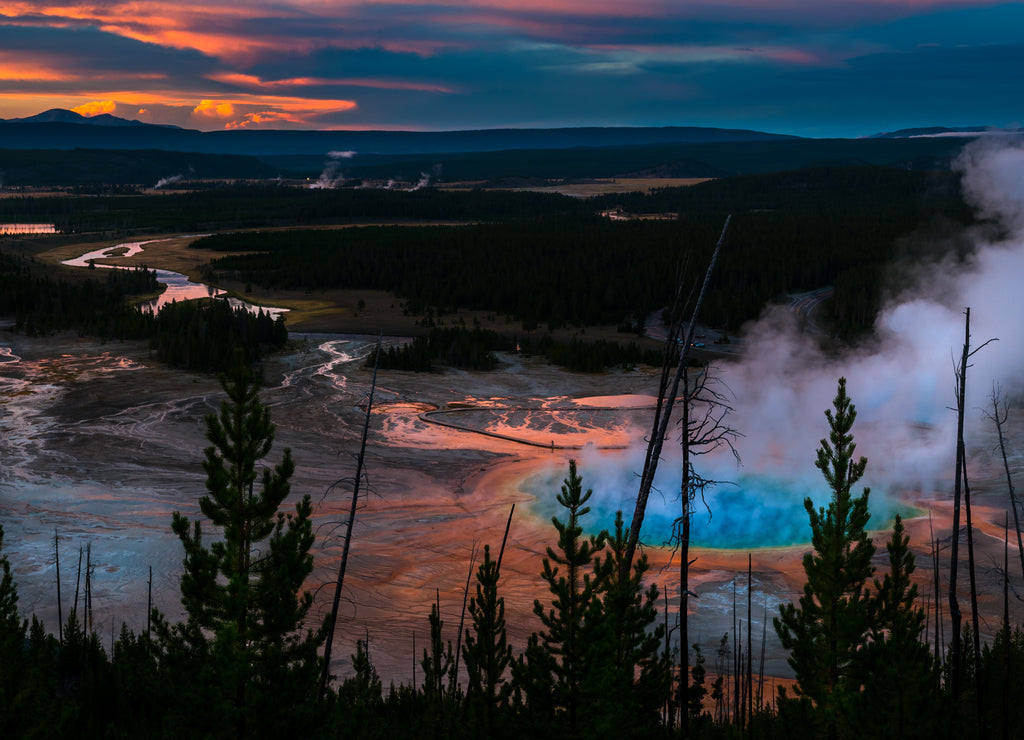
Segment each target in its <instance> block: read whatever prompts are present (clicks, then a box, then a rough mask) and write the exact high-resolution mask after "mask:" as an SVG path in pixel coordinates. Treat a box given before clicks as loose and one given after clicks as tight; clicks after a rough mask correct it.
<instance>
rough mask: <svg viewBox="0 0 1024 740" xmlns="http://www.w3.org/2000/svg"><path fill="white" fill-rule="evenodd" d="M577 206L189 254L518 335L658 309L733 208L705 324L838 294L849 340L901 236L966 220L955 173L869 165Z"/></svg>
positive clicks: (251, 238)
mask: <svg viewBox="0 0 1024 740" xmlns="http://www.w3.org/2000/svg"><path fill="white" fill-rule="evenodd" d="M613 204H614V205H618V206H621V207H622V208H623V209H624V210H626V211H629V212H636V213H650V212H671V213H676V214H678V217H677V218H676V219H674V220H633V221H609V220H607V219H604V218H601V217H599V216H597V215H595V213H594V212H593V211H594V210H596V209H595V206H597V207H598V208H600V207H605V208H608V207H611V206H612V205H613ZM587 205H588V206H589V208H590V209H592V210H591V212H589V213H580V212H579V210H578V209H576V210H575V212H571V213H568V214H563V215H560V216H558V217H552V216H550V215H546V216H543V217H539V218H534V219H525V218H524V219H522V220H518V221H515V222H507V221H506V222H503V223H475V224H467V225H461V226H443V227H442V226H439V227H431V228H415V227H400V226H386V227H385V226H381V227H374V228H360V229H351V230H346V231H344V232H339V231H326V230H319V231H317V230H312V231H300V230H292V231H289V232H287V233H278V232H267V233H255V234H254V233H246V234H241V233H240V234H220V235H217V236H211V237H208V238H205V239H202V240H199V241H197V242H196V243H195V244H194V246H195V247H196V248H197V249H208V250H211V251H215V252H216V251H221V252H230V251H256V252H259V254H248V255H244V256H231V257H223V258H219V259H213V260H212V261H211V264H210V270H209V276H210V277H211V279H214V280H218V279H222V278H229V279H235V280H240V281H244V282H246V283H252V284H258V285H262V286H263V287H265V288H289V289H304V290H309V291H316V290H325V289H329V288H355V287H362V288H375V289H380V290H389V291H394V292H395V293H397V294H398V295H399V296H400V297H402V298H403V299H405V301H406V304H407V307H408V309H409V310H410V311H412V312H415V313H418V312H421V311H423V310H424V309H426V308H427V307H431V308H432V309H434V310H436V311H438V312H442V313H443V312H446V311H451V310H454V309H458V308H472V309H479V310H487V311H497V312H500V313H504V314H507V315H510V316H512V317H515V318H516V319H517V320H519V321H521V322H522V323H523V325H524V326H525V327H526V328H532V327H534V326H537V325H550V326H552V327H558V326H564V325H572V326H586V325H593V324H615V325H618V324H620V323H623V322H636V321H642V320H643V319H645V318H646V317H647V316H648V315H649V314H650V313H651V312H653V311H657V310H660V309H661V308H663V307H665V306H666V305H668V304H669V302H670V301H671V297H672V295H673V291H674V289H675V285H676V279H677V275H679V274H680V270H681V269H683V266H684V265H688V267H689V270H690V271H691V272H690V277H689V279H690V280H694V279H696V275H697V274H699V273H702V271H703V266H704V265H706V264H707V261H708V259H709V257H710V253H711V249H712V247H713V246H714V244H715V242H716V240H717V238H718V234H719V232H720V230H721V228H722V224H723V223H724V221H725V217H726V215H727V214H730V213H731V214H733V221H732V225H731V226H730V229H729V233H728V235H727V239H726V244H725V248H724V249H723V251H722V256H721V259H720V262H719V265H718V267H717V269H716V272H715V276H714V280H713V281H712V283H711V292H710V294H709V296H708V299H707V304H706V306H705V311H704V314H703V317H704V319H705V320H706V321H708V322H709V323H711V324H713V325H716V326H720V327H723V328H725V329H727V330H730V331H735V330H737V329H738V328H739V327H740V326H741V325H742V324H743V323H744V322H745V321H748V320H750V319H753V318H755V317H756V316H757V315H758V313H759V312H760V311H761V310H762V308H763V307H764V306H765V304H766V303H769V302H772V301H774V300H777V299H779V298H780V297H782V296H783V294H785V293H790V292H799V291H805V290H811V289H815V288H819V287H822V286H826V285H835V287H836V293H835V298H834V302H833V308H834V316H835V319H836V322H837V330H838V331H839V332H840V333H844V334H852V333H856V332H860V331H864V330H865V329H866V328H867V327H869V326H870V325H871V323H872V322H873V320H874V316H875V314H876V312H877V310H878V307H879V302H880V296H881V290H882V287H883V285H882V273H883V268H884V267H885V265H887V264H889V263H891V262H893V261H894V260H896V259H897V258H898V257H900V256H901V255H902V254H904V252H903V251H902V250H903V249H904V247H903V246H901V244H900V239H901V238H902V237H905V236H907V235H910V234H912V233H913V232H915V230H917V229H920V228H922V227H923V226H925V225H927V224H929V223H932V222H935V221H936V220H940V219H941V220H943V221H944V222H948V223H950V224H960V225H961V226H962V225H964V224H966V223H969V222H970V221H971V216H970V213H969V211H968V209H967V208H966V207H965V206H964V204H963V202H962V199H961V198H960V195H959V189H958V186H957V182H956V180H955V178H954V177H953V176H952V175H949V174H930V173H915V172H903V171H900V170H889V169H877V168H852V169H846V168H839V169H822V170H808V171H802V172H796V173H784V174H781V175H772V176H756V177H747V178H729V179H726V180H721V181H712V182H707V183H703V184H701V185H696V186H693V187H688V188H670V189H664V190H660V191H656V192H655V193H653V194H651V195H641V194H635V195H627V196H614V197H612V196H607V197H604V198H601V199H595V201H588V202H587ZM950 228H951V229H953V230H955V228H957V227H956V226H951V227H950Z"/></svg>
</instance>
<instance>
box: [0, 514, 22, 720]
mask: <svg viewBox="0 0 1024 740" xmlns="http://www.w3.org/2000/svg"><path fill="white" fill-rule="evenodd" d="M3 544H4V528H3V527H2V526H0V734H3V735H7V734H8V733H12V732H14V731H15V730H18V728H19V725H18V722H17V714H18V713H17V711H16V708H17V703H18V694H19V693H20V689H21V687H20V686H19V684H20V682H21V680H22V667H23V663H24V660H23V653H24V643H25V635H26V633H27V632H28V622H27V621H22V619H21V617H20V616H19V615H18V588H17V586H16V585H15V583H14V576H13V575H11V565H10V563H9V562H8V560H7V556H6V555H3V554H2V553H3Z"/></svg>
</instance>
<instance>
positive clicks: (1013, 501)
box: [991, 387, 1024, 578]
mask: <svg viewBox="0 0 1024 740" xmlns="http://www.w3.org/2000/svg"><path fill="white" fill-rule="evenodd" d="M999 396H1000V394H999V389H998V388H996V387H993V388H992V416H991V419H992V421H993V423H994V424H995V425H996V432H997V433H998V435H999V451H1000V452H1001V453H1002V455H1003V469H1004V470H1005V471H1006V487H1007V488H1008V489H1009V491H1010V508H1011V509H1012V510H1013V527H1014V529H1015V530H1016V531H1017V554H1018V555H1020V572H1021V577H1024V542H1021V534H1020V515H1019V513H1018V510H1017V495H1016V492H1015V491H1014V490H1013V477H1012V476H1011V475H1010V462H1009V460H1008V459H1007V457H1006V440H1005V439H1004V438H1003V424H1005V423H1006V420H1007V418H1008V417H1009V413H1010V411H1009V407H1008V406H1007V405H1006V404H1003V406H1002V408H1000V405H999ZM1006 576H1007V578H1009V576H1010V574H1009V573H1007V574H1006Z"/></svg>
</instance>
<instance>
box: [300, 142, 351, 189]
mask: <svg viewBox="0 0 1024 740" xmlns="http://www.w3.org/2000/svg"><path fill="white" fill-rule="evenodd" d="M355 155H356V152H352V151H344V152H341V151H331V152H327V161H325V162H324V169H323V171H322V172H321V173H320V177H318V178H317V180H316V182H314V183H313V184H312V185H310V186H309V188H310V190H334V189H335V188H338V187H341V186H342V185H344V184H345V178H344V177H343V176H341V175H339V174H338V170H339V169H341V165H342V160H346V159H352V157H354V156H355Z"/></svg>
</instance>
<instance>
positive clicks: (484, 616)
mask: <svg viewBox="0 0 1024 740" xmlns="http://www.w3.org/2000/svg"><path fill="white" fill-rule="evenodd" d="M500 575H501V574H500V572H499V571H498V564H497V563H496V562H495V561H493V560H491V548H490V547H489V546H487V545H484V560H483V562H482V563H480V567H479V568H478V569H477V573H476V596H475V597H474V598H472V599H470V601H469V614H470V617H471V618H472V620H473V626H472V628H471V629H467V630H466V647H465V648H464V649H463V655H464V656H465V658H466V673H467V675H468V676H469V683H468V687H467V689H466V706H467V709H468V710H469V715H470V719H471V721H472V722H473V726H474V730H475V732H474V734H475V736H476V737H480V738H484V737H488V738H493V737H498V736H501V735H504V733H499V732H498V717H499V715H500V714H501V713H502V711H503V710H504V709H506V708H507V707H508V703H509V699H510V697H511V696H512V686H511V684H510V683H508V680H507V676H506V672H507V671H508V670H509V669H510V667H511V665H512V648H511V647H509V645H508V638H507V635H506V633H505V599H503V598H501V597H500V596H498V579H499V578H500Z"/></svg>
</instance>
